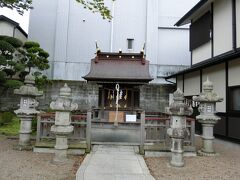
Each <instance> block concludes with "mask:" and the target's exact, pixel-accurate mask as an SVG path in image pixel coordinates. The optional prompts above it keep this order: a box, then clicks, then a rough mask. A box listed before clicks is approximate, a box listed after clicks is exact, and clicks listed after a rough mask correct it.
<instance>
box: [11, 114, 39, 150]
mask: <svg viewBox="0 0 240 180" xmlns="http://www.w3.org/2000/svg"><path fill="white" fill-rule="evenodd" d="M17 117H18V118H20V121H21V123H20V130H19V143H18V145H17V146H16V147H15V148H14V149H17V150H20V151H21V150H32V145H31V133H32V119H33V117H35V115H26V114H18V116H17Z"/></svg>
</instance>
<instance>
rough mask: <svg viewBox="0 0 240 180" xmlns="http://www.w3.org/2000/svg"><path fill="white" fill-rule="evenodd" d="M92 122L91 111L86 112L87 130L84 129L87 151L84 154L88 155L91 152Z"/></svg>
mask: <svg viewBox="0 0 240 180" xmlns="http://www.w3.org/2000/svg"><path fill="white" fill-rule="evenodd" d="M91 121H92V111H91V110H88V112H87V129H86V143H87V149H86V152H87V153H89V152H90V151H91V128H92V127H91V123H92V122H91Z"/></svg>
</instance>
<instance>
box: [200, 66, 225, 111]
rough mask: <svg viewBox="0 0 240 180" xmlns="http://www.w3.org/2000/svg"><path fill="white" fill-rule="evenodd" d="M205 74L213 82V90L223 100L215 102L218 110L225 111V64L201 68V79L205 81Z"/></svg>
mask: <svg viewBox="0 0 240 180" xmlns="http://www.w3.org/2000/svg"><path fill="white" fill-rule="evenodd" d="M207 76H208V78H209V80H210V81H212V82H213V89H214V91H215V92H216V93H217V94H218V95H219V96H220V97H223V99H224V100H223V102H219V103H217V106H216V108H217V111H218V112H226V77H225V64H220V65H216V66H212V67H209V68H206V69H203V76H202V81H203V82H204V81H206V79H207Z"/></svg>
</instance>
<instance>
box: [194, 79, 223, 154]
mask: <svg viewBox="0 0 240 180" xmlns="http://www.w3.org/2000/svg"><path fill="white" fill-rule="evenodd" d="M193 100H194V101H196V102H199V103H200V105H199V108H198V110H199V112H200V115H198V116H197V117H196V119H197V120H198V122H199V123H201V124H202V130H203V134H202V140H203V148H202V149H201V150H200V151H198V153H199V154H200V155H206V156H209V155H214V154H215V152H214V149H213V140H214V136H213V127H214V125H215V124H216V123H217V122H218V121H219V120H220V119H221V118H220V117H218V116H216V115H215V113H216V102H221V101H223V98H220V97H219V96H218V95H217V94H216V93H215V92H214V91H213V83H212V82H211V81H209V80H208V78H207V80H206V81H205V82H204V83H203V92H202V93H200V94H199V96H194V97H193Z"/></svg>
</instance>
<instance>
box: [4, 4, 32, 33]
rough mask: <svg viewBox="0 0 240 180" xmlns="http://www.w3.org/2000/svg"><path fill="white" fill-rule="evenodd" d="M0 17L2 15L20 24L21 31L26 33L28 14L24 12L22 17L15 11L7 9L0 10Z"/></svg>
mask: <svg viewBox="0 0 240 180" xmlns="http://www.w3.org/2000/svg"><path fill="white" fill-rule="evenodd" d="M0 15H4V16H6V17H8V18H10V19H12V20H14V21H16V22H18V23H19V24H20V26H21V27H22V28H23V30H24V31H25V32H26V33H28V24H29V12H25V13H24V15H23V16H21V15H19V14H18V13H17V11H15V10H11V9H8V8H0Z"/></svg>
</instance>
